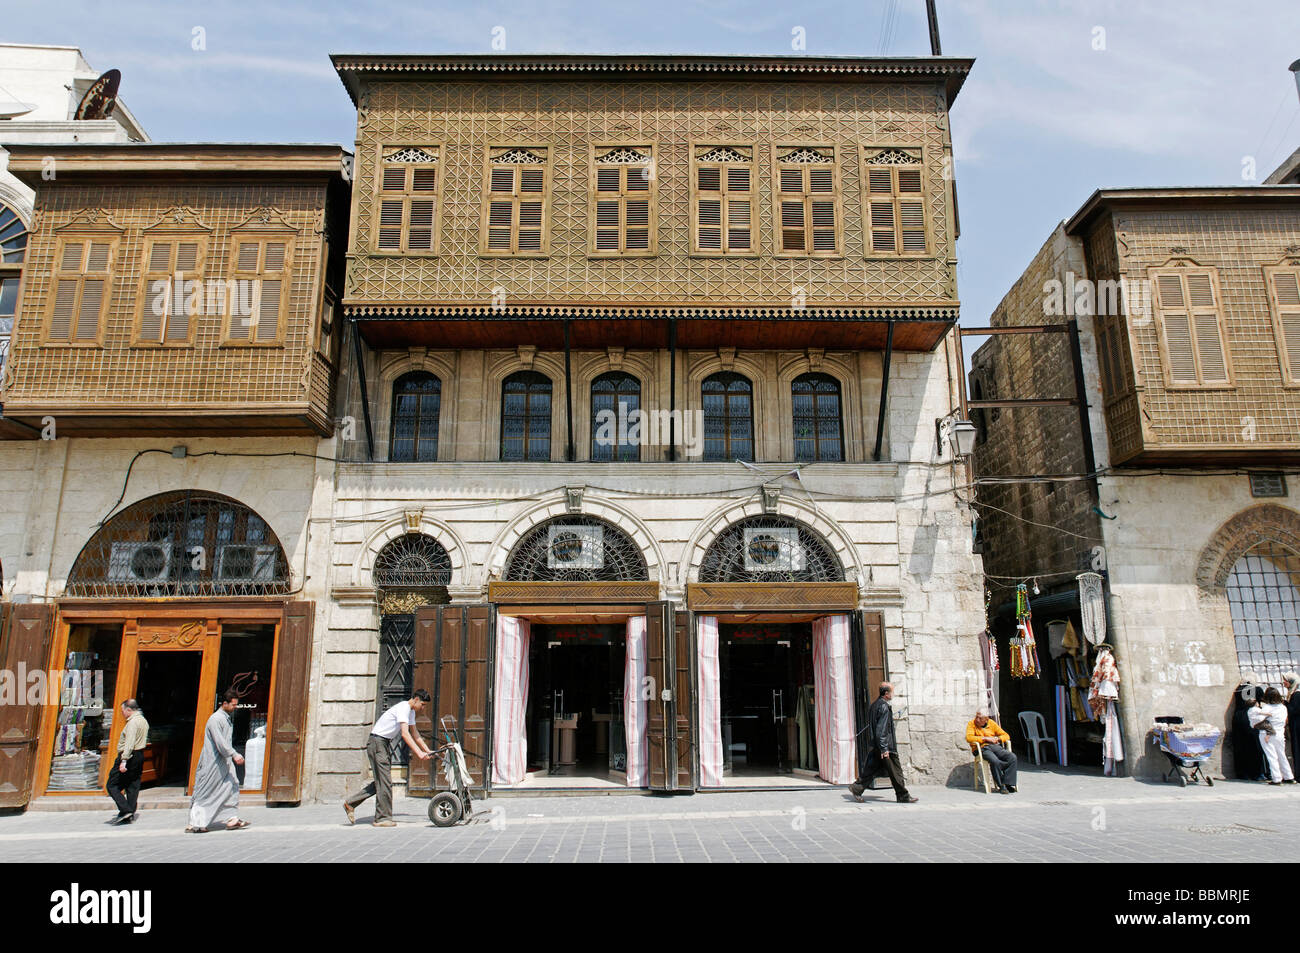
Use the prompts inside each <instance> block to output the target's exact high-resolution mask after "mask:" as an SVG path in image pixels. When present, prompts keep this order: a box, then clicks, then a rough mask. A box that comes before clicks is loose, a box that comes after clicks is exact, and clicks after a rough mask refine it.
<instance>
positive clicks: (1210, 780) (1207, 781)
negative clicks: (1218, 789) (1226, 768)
mask: <svg viewBox="0 0 1300 953" xmlns="http://www.w3.org/2000/svg"><path fill="white" fill-rule="evenodd" d="M1205 786H1206V787H1210V788H1212V787H1214V778H1212V777H1210V776H1209V775H1208V774H1207V775H1206V776H1205Z"/></svg>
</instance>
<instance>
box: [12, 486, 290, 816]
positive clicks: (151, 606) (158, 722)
mask: <svg viewBox="0 0 1300 953" xmlns="http://www.w3.org/2000/svg"><path fill="white" fill-rule="evenodd" d="M292 595H293V589H292V582H291V578H290V571H289V561H288V558H287V555H286V553H285V550H284V547H283V546H282V545H281V543H280V540H279V538H278V537H277V535H276V533H275V532H274V530H273V529H272V528H271V526H270V524H269V523H268V522H267V521H266V520H265V519H263V518H262V517H261V516H260V515H259V514H258V513H257V512H255V511H254V510H253V509H252V508H250V507H248V506H246V505H245V504H243V503H241V502H240V501H239V500H235V499H232V498H230V497H227V496H223V495H221V494H218V493H212V492H208V491H203V490H177V491H172V492H167V493H162V494H158V495H156V496H153V497H149V498H147V499H144V500H140V501H139V502H136V503H133V504H131V505H130V506H127V507H126V508H124V509H123V510H121V511H120V512H119V513H117V514H116V515H114V516H112V517H111V518H109V519H108V520H107V521H106V522H105V523H103V524H102V525H101V526H100V528H99V529H98V530H97V531H96V532H95V533H94V534H93V535H92V536H91V538H90V539H89V540H88V541H87V542H86V544H85V545H84V546H83V547H82V549H81V552H80V553H79V554H78V555H77V558H76V559H75V560H74V562H73V565H72V567H71V569H70V570H69V572H68V577H67V585H66V588H65V592H64V596H63V598H62V599H60V601H59V603H58V606H57V621H58V623H59V624H58V625H56V626H55V630H54V631H55V637H54V639H53V644H52V650H51V656H50V657H51V659H52V662H51V664H52V667H54V668H59V669H61V670H64V671H65V672H67V673H69V674H67V675H66V676H65V685H64V686H63V687H64V689H65V690H63V691H61V692H60V694H59V696H58V699H59V704H58V712H57V716H56V717H55V718H54V719H53V723H54V725H55V727H54V730H53V732H52V733H51V734H49V735H48V736H43V737H42V746H41V749H40V750H41V753H40V756H39V761H38V765H37V767H38V770H37V772H36V774H35V791H36V792H37V793H47V792H72V791H93V790H99V789H101V788H102V787H103V784H104V782H105V779H106V776H107V774H108V771H109V769H110V767H111V762H112V761H114V760H115V759H114V758H113V756H112V752H114V751H115V750H116V748H115V746H116V743H117V737H118V735H119V734H120V732H121V730H122V727H123V718H122V716H121V712H120V710H119V708H120V705H121V703H122V702H123V701H125V700H126V699H128V698H135V699H137V701H138V702H139V704H140V706H141V708H142V709H143V711H144V714H145V718H146V719H147V720H148V722H149V725H150V730H149V735H148V744H147V746H146V748H145V749H143V754H142V756H141V761H140V762H139V771H140V778H141V785H142V787H145V788H150V787H152V788H156V789H157V790H156V791H155V792H154V794H153V796H154V797H156V798H159V799H161V800H163V802H164V803H165V802H166V801H167V799H168V798H176V799H177V801H178V802H180V803H183V799H184V797H185V795H186V794H187V793H188V792H189V791H190V789H191V787H192V784H193V779H194V770H195V768H196V767H197V762H198V754H199V751H200V749H201V746H202V742H203V731H204V726H205V724H206V722H207V719H208V717H209V716H210V715H211V714H212V713H213V711H214V710H215V708H216V704H217V699H218V698H219V697H220V696H221V695H222V694H223V693H224V692H226V691H227V690H233V691H234V692H236V694H237V695H238V696H239V707H238V708H237V709H236V710H235V712H234V714H233V715H232V721H233V743H234V746H235V749H236V751H238V752H239V753H240V754H241V755H243V757H244V764H243V765H240V766H237V773H239V775H240V779H241V782H242V783H241V787H242V788H243V790H245V791H248V792H257V793H262V792H265V793H266V795H267V799H268V800H271V801H280V800H284V801H297V800H299V799H300V797H301V751H302V743H303V737H304V730H305V725H306V705H307V682H308V678H307V673H308V669H309V667H310V657H311V620H312V615H313V611H312V605H311V603H308V602H298V601H293V600H292ZM132 770H133V771H134V770H136V768H135V766H133V767H132Z"/></svg>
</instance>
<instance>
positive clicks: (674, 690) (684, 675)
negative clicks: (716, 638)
mask: <svg viewBox="0 0 1300 953" xmlns="http://www.w3.org/2000/svg"><path fill="white" fill-rule="evenodd" d="M645 615H646V674H647V675H648V676H649V677H650V679H651V680H652V685H653V689H654V691H653V695H652V696H651V698H650V700H649V701H648V702H647V703H646V714H647V718H646V737H647V739H648V740H649V747H650V790H652V791H663V792H674V791H692V790H694V778H695V751H696V747H695V718H694V709H695V705H694V701H695V685H694V681H693V672H694V669H695V666H694V665H693V664H692V660H693V651H692V650H693V643H694V639H693V638H692V637H691V622H690V614H689V613H687V612H677V613H674V612H673V605H672V603H671V602H650V603H647V604H646V607H645Z"/></svg>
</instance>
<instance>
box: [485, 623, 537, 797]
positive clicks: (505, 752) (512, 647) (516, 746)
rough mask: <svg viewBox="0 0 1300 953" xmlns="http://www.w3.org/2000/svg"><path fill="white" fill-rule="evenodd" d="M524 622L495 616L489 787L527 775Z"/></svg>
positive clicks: (526, 635) (526, 636)
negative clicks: (494, 690)
mask: <svg viewBox="0 0 1300 953" xmlns="http://www.w3.org/2000/svg"><path fill="white" fill-rule="evenodd" d="M529 629H530V626H529V623H528V620H527V619H514V618H510V617H509V616H503V615H499V616H497V677H496V696H497V697H496V706H495V718H496V725H495V728H494V735H493V739H492V783H493V784H499V785H512V784H521V783H523V781H524V778H525V777H527V774H528V732H527V730H526V728H525V725H524V711H525V709H526V707H527V705H528V642H529V635H530V632H529Z"/></svg>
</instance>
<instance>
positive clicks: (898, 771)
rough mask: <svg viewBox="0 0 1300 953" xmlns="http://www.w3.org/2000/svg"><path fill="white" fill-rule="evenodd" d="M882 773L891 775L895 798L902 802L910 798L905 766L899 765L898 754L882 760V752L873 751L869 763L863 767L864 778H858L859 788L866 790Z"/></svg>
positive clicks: (893, 752)
mask: <svg viewBox="0 0 1300 953" xmlns="http://www.w3.org/2000/svg"><path fill="white" fill-rule="evenodd" d="M881 771H884V772H885V773H886V774H888V775H889V783H890V784H892V785H893V786H894V797H896V798H898V799H899V800H900V801H904V800H906V799H907V798H908V796H909V795H908V793H907V785H906V784H904V783H903V766H902V765H901V764H899V763H898V752H897V751H891V752H889V757H888V758H882V757H881V756H880V752H879V751H876V750H875V749H872V751H871V752H870V753H869V754H868V755H867V763H866V764H865V765H863V767H862V777H860V778H858V787H861V788H866V787H867V786H869V785H870V784H871V782H872V780H873V779H874V778H875V777H876V775H878V774H879V773H880V772H881Z"/></svg>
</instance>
